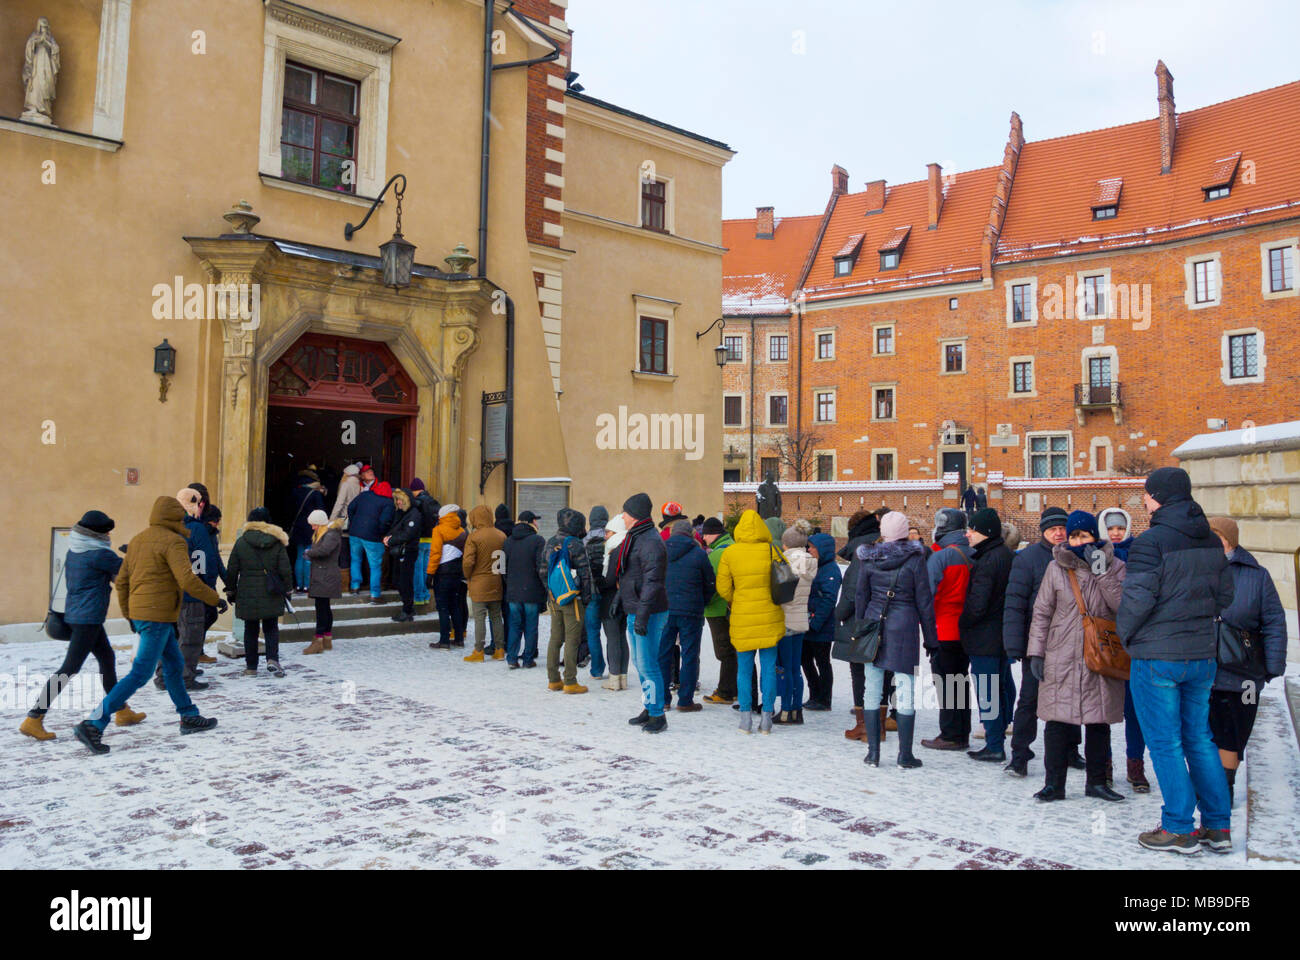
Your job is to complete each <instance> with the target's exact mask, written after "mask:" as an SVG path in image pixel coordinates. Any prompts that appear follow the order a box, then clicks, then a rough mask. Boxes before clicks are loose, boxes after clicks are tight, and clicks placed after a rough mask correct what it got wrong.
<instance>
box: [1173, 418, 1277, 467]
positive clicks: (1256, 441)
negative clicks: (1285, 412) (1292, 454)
mask: <svg viewBox="0 0 1300 960" xmlns="http://www.w3.org/2000/svg"><path fill="white" fill-rule="evenodd" d="M1251 448H1257V449H1258V450H1259V452H1261V453H1263V452H1264V451H1266V450H1277V449H1285V450H1293V449H1296V448H1300V420H1291V421H1289V422H1287V423H1266V424H1264V425H1263V426H1262V427H1257V426H1252V425H1249V424H1248V425H1247V426H1245V427H1243V428H1242V429H1240V430H1216V431H1215V432H1213V433H1198V434H1197V435H1196V436H1194V437H1192V438H1191V439H1190V440H1188V441H1187V442H1186V443H1184V444H1183V445H1182V446H1180V447H1178V449H1176V450H1175V451H1174V456H1175V457H1178V458H1179V459H1180V460H1201V459H1204V458H1206V457H1212V456H1216V455H1218V454H1226V453H1236V452H1240V451H1242V450H1249V449H1251Z"/></svg>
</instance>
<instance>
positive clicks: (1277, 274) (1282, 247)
mask: <svg viewBox="0 0 1300 960" xmlns="http://www.w3.org/2000/svg"><path fill="white" fill-rule="evenodd" d="M1297 251H1300V239H1298V238H1296V237H1292V238H1290V239H1289V240H1282V241H1280V242H1279V241H1276V240H1275V241H1273V242H1271V243H1263V244H1260V249H1259V252H1260V260H1261V266H1262V267H1263V277H1262V278H1261V281H1262V282H1261V284H1260V292H1261V293H1262V294H1263V296H1264V299H1265V300H1276V299H1278V298H1280V297H1294V296H1296V294H1297V292H1298V291H1297V286H1296V277H1295V266H1296V257H1297Z"/></svg>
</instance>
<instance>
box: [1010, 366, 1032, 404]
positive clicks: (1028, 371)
mask: <svg viewBox="0 0 1300 960" xmlns="http://www.w3.org/2000/svg"><path fill="white" fill-rule="evenodd" d="M1011 393H1012V395H1013V396H1027V395H1030V394H1033V393H1035V390H1034V358H1033V357H1012V358H1011Z"/></svg>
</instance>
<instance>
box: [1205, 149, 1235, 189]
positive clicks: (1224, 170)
mask: <svg viewBox="0 0 1300 960" xmlns="http://www.w3.org/2000/svg"><path fill="white" fill-rule="evenodd" d="M1240 162H1241V151H1237V152H1236V153H1234V154H1231V155H1229V156H1226V157H1223V158H1222V159H1220V160H1215V161H1214V165H1213V167H1212V168H1211V170H1210V176H1209V178H1208V179H1206V181H1205V182H1204V183H1203V184H1201V190H1202V191H1203V192H1204V193H1205V199H1206V200H1218V199H1220V198H1222V197H1226V196H1228V195H1229V194H1231V193H1232V181H1233V180H1235V179H1236V178H1237V164H1239V163H1240Z"/></svg>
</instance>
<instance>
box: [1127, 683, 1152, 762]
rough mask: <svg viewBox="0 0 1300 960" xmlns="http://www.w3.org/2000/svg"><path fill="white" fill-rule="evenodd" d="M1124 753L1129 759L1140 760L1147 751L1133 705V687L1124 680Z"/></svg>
mask: <svg viewBox="0 0 1300 960" xmlns="http://www.w3.org/2000/svg"><path fill="white" fill-rule="evenodd" d="M1124 748H1125V749H1124V753H1125V755H1126V756H1127V757H1128V759H1130V760H1141V759H1142V758H1143V756H1145V755H1146V752H1147V742H1146V739H1145V738H1144V737H1143V736H1142V724H1140V723H1138V715H1137V708H1136V707H1134V706H1133V688H1132V686H1131V685H1130V684H1129V682H1128V681H1127V680H1125V681H1124Z"/></svg>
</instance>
